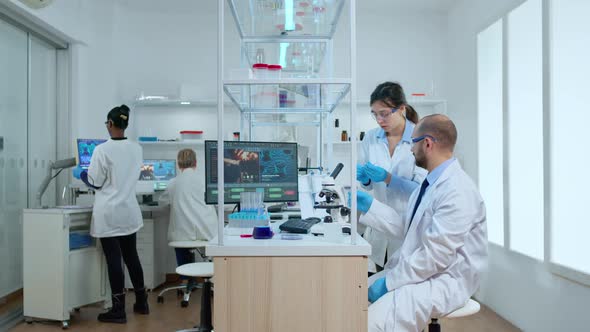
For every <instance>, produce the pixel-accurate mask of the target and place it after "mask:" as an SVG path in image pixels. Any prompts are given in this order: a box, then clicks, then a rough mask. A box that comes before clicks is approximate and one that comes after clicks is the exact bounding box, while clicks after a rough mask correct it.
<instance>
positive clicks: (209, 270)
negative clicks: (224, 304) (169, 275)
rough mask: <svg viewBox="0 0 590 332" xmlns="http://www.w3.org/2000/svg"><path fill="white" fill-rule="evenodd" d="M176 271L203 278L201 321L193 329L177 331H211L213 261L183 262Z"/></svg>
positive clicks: (184, 274)
mask: <svg viewBox="0 0 590 332" xmlns="http://www.w3.org/2000/svg"><path fill="white" fill-rule="evenodd" d="M176 273H178V274H180V275H183V276H187V277H202V278H205V282H204V283H203V293H202V294H201V323H200V325H198V326H195V328H194V329H188V330H181V331H177V332H212V331H213V324H212V322H211V277H213V263H211V262H200V263H191V264H184V265H181V266H179V267H177V268H176Z"/></svg>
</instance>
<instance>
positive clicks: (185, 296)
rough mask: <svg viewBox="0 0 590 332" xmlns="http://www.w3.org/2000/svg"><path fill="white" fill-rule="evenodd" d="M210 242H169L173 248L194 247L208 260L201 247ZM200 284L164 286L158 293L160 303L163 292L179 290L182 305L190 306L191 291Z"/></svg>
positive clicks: (162, 298)
mask: <svg viewBox="0 0 590 332" xmlns="http://www.w3.org/2000/svg"><path fill="white" fill-rule="evenodd" d="M208 244H209V241H173V242H170V243H168V246H170V247H172V248H185V249H193V250H195V251H196V252H198V253H199V255H200V256H201V258H202V259H203V260H205V261H207V260H208V259H207V256H205V253H204V251H203V252H202V251H201V250H199V248H205V247H206V246H207V245H208ZM199 287H200V285H195V284H191V283H187V284H186V286H173V287H167V288H164V289H163V290H162V291H161V292H160V293H159V294H158V298H157V300H158V303H164V296H163V294H164V293H166V292H167V291H170V290H175V289H176V290H177V292H178V295H182V301H180V306H181V307H183V308H185V307H187V306H188V301H189V300H190V296H191V291H192V290H193V289H195V288H199Z"/></svg>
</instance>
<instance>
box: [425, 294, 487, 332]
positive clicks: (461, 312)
mask: <svg viewBox="0 0 590 332" xmlns="http://www.w3.org/2000/svg"><path fill="white" fill-rule="evenodd" d="M479 308H480V305H479V303H478V302H477V301H475V300H472V299H469V301H467V303H466V304H465V305H464V306H463V307H461V308H459V309H457V310H455V311H453V312H451V313H450V314H448V315H446V316H445V318H449V319H453V318H459V317H466V316H471V315H473V314H476V313H477V312H478V311H479ZM428 332H441V329H440V325H439V324H438V318H432V320H431V321H430V324H429V325H428Z"/></svg>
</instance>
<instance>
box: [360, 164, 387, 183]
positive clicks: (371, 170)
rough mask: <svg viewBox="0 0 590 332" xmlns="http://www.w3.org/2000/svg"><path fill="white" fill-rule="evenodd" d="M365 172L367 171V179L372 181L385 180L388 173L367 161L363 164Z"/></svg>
mask: <svg viewBox="0 0 590 332" xmlns="http://www.w3.org/2000/svg"><path fill="white" fill-rule="evenodd" d="M365 172H366V173H367V176H368V177H369V179H370V180H371V181H373V182H382V181H385V179H387V175H388V174H389V173H387V171H386V170H385V169H383V168H382V167H379V166H375V165H373V164H371V163H367V164H366V165H365Z"/></svg>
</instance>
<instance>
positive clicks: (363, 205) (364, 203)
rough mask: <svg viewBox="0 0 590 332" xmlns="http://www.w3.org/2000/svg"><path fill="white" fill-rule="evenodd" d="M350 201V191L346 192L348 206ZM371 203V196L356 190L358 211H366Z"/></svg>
mask: <svg viewBox="0 0 590 332" xmlns="http://www.w3.org/2000/svg"><path fill="white" fill-rule="evenodd" d="M350 201H351V199H350V193H348V206H351V205H352V204H351V203H350ZM371 204H373V196H371V195H369V194H367V193H366V192H364V191H357V192H356V207H357V209H358V210H359V211H361V212H362V213H367V211H369V208H370V207H371Z"/></svg>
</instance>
